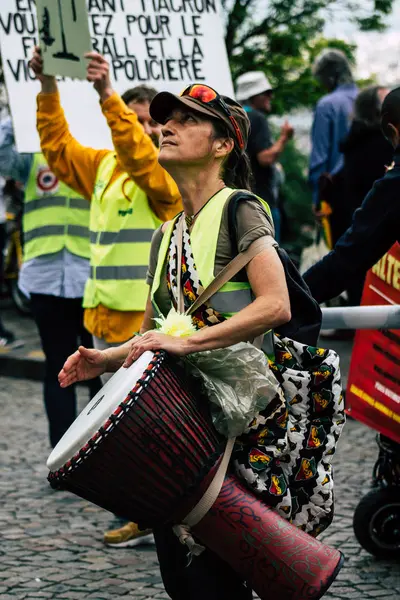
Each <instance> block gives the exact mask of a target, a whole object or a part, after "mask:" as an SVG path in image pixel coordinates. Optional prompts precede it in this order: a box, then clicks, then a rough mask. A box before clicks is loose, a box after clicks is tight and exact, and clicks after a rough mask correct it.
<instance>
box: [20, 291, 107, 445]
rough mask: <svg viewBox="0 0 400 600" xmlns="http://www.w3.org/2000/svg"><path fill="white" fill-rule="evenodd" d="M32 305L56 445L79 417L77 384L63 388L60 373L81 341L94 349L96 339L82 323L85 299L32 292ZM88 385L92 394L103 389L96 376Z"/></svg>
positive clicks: (49, 418) (47, 409)
mask: <svg viewBox="0 0 400 600" xmlns="http://www.w3.org/2000/svg"><path fill="white" fill-rule="evenodd" d="M31 307H32V313H33V317H34V319H35V322H36V325H37V327H38V329H39V334H40V339H41V342H42V348H43V352H44V354H45V357H46V364H45V377H44V404H45V408H46V413H47V418H48V420H49V436H50V443H51V446H52V447H54V446H55V445H56V444H57V442H58V441H59V440H60V438H61V437H62V436H63V435H64V433H65V432H66V430H67V429H68V427H69V426H70V425H71V423H72V422H73V421H74V420H75V419H76V416H77V415H76V394H75V386H73V385H72V386H69V387H67V388H61V387H60V384H59V383H58V373H59V372H60V370H61V368H62V366H63V364H64V362H65V360H66V359H67V357H68V356H69V355H70V354H72V353H73V352H75V350H77V348H78V346H79V345H80V344H82V345H83V346H88V347H89V348H92V347H93V342H92V336H91V335H90V333H89V332H88V331H86V329H85V328H84V326H83V308H82V298H59V297H57V296H48V295H45V294H32V295H31ZM88 385H89V394H90V397H92V396H94V395H95V394H96V393H97V392H98V390H99V389H100V387H101V382H100V380H99V379H93V380H91V381H89V382H88Z"/></svg>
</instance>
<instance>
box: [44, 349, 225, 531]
mask: <svg viewBox="0 0 400 600" xmlns="http://www.w3.org/2000/svg"><path fill="white" fill-rule="evenodd" d="M142 358H144V360H141V365H142V366H140V365H137V363H135V365H132V367H133V369H132V367H131V368H130V369H123V370H122V371H121V370H120V371H119V372H118V373H116V375H120V374H121V376H122V377H124V378H125V379H127V380H128V385H129V382H130V386H131V391H129V393H128V394H127V395H126V397H122V398H121V397H120V398H118V397H117V398H115V399H114V396H116V395H117V394H118V386H116V385H115V384H114V383H113V380H114V378H115V377H116V375H114V376H113V377H112V378H111V379H110V380H109V381H108V382H107V383H106V385H105V386H104V387H103V388H102V389H101V390H100V392H99V393H98V394H97V395H96V396H95V397H94V398H93V399H92V400H91V402H90V403H89V404H88V406H87V407H86V408H85V410H84V411H83V412H82V413H81V415H80V416H79V417H78V419H77V420H76V421H75V423H74V424H73V425H72V426H71V428H70V429H72V428H73V427H75V429H80V428H79V427H78V425H79V421H80V420H81V422H82V425H81V427H82V428H83V429H86V430H87V433H86V437H83V438H82V439H84V440H85V443H84V445H83V447H81V449H80V450H79V451H78V452H76V453H74V452H72V453H71V451H70V450H69V449H68V447H67V446H68V445H69V444H68V440H65V439H64V438H66V437H68V434H69V433H70V430H68V432H67V433H66V434H65V436H64V437H63V438H62V439H61V440H60V442H59V444H57V446H56V448H55V449H54V450H53V452H52V454H51V455H50V457H49V459H48V461H47V466H48V467H49V468H50V469H52V470H51V472H50V474H49V476H48V479H49V481H50V484H51V485H52V486H53V487H57V488H63V489H66V490H68V491H70V492H73V493H74V494H77V495H78V496H81V497H82V498H85V499H86V500H89V501H90V502H93V503H94V504H97V505H98V506H101V507H102V508H105V509H106V510H109V511H111V512H113V513H114V514H117V515H118V516H120V517H123V518H126V519H128V520H132V521H135V522H136V523H139V524H140V526H141V527H142V528H147V527H155V526H157V525H161V524H163V523H165V522H166V521H168V520H169V519H170V518H171V515H172V513H173V512H174V511H175V510H176V507H177V505H178V504H179V502H180V501H181V500H183V499H184V498H185V497H187V495H188V494H189V493H191V492H192V491H193V490H194V489H195V488H196V487H197V486H198V484H199V483H200V482H201V481H202V480H203V478H204V475H205V474H206V473H207V472H208V471H209V470H210V468H212V466H213V465H214V464H215V462H216V461H217V460H218V458H219V457H220V455H221V451H222V449H223V443H222V442H221V437H220V436H219V435H218V434H217V432H216V431H215V429H214V428H213V426H212V423H211V421H210V419H209V416H208V409H207V401H206V399H205V398H200V397H197V399H196V398H195V397H194V396H193V394H192V393H191V392H190V391H189V385H188V383H187V382H186V381H185V377H184V374H183V373H182V371H181V369H179V368H178V366H177V364H176V361H173V359H171V358H170V357H168V356H167V355H166V354H165V353H163V352H162V353H157V354H155V355H154V354H153V353H151V352H146V353H145V355H143V357H141V359H142ZM138 368H139V369H141V375H140V377H139V378H137V373H136V372H137V369H138ZM130 371H131V372H130ZM132 379H133V381H132ZM108 402H110V403H111V404H112V403H114V405H115V406H114V407H113V408H112V410H110V411H109V413H108V415H110V416H109V417H108V418H107V419H104V420H103V421H102V424H101V426H98V423H97V422H96V421H97V420H98V419H97V417H96V413H97V414H98V415H99V418H100V423H101V418H102V415H101V414H100V411H101V409H102V403H108ZM105 409H106V408H105ZM105 414H107V413H105ZM91 417H92V418H91ZM88 422H89V423H88ZM92 424H93V426H92ZM79 434H80V431H79V432H78V435H79ZM83 435H84V434H83ZM70 437H71V438H73V437H74V436H72V435H71V436H70ZM64 448H65V450H64ZM68 453H69V456H70V457H71V458H70V459H69V460H68V461H64V458H65V457H66V456H68ZM64 463H65V464H64ZM53 465H55V466H56V467H57V468H56V469H55V470H53V469H54V466H53ZM61 465H62V466H61Z"/></svg>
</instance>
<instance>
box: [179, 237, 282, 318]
mask: <svg viewBox="0 0 400 600" xmlns="http://www.w3.org/2000/svg"><path fill="white" fill-rule="evenodd" d="M274 245H276V241H275V240H274V238H273V237H271V236H268V237H263V238H259V239H258V240H255V241H254V242H253V243H252V244H251V245H250V246H249V247H248V249H247V250H246V252H240V253H239V254H238V255H237V256H235V258H234V259H232V260H231V262H230V263H228V264H227V265H226V266H225V267H224V268H223V269H222V271H220V272H219V273H218V275H217V276H216V277H215V278H214V279H213V281H212V282H211V283H210V285H208V286H207V287H206V289H205V290H203V292H202V293H201V294H200V296H199V297H198V298H197V300H196V301H195V302H193V304H192V306H191V307H190V308H189V309H188V311H187V313H186V314H188V315H191V314H192V313H193V312H194V311H196V310H197V309H198V308H199V307H200V306H201V305H202V304H204V303H205V302H207V300H209V299H210V298H211V296H213V295H214V294H216V293H217V292H218V290H220V289H221V288H222V286H224V285H225V283H228V281H230V280H231V279H232V277H234V276H235V275H236V274H237V273H239V271H241V270H242V269H243V268H244V267H245V266H246V265H247V264H248V263H249V262H250V261H251V260H252V259H253V258H254V257H255V256H257V255H258V254H260V253H261V252H263V251H264V250H267V249H268V248H271V247H272V246H274Z"/></svg>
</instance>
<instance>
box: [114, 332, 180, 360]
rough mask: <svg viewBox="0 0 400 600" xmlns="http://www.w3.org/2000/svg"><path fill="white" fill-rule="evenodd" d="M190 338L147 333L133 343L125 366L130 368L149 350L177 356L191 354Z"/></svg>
mask: <svg viewBox="0 0 400 600" xmlns="http://www.w3.org/2000/svg"><path fill="white" fill-rule="evenodd" d="M188 339H189V338H187V337H186V338H182V337H174V336H172V335H165V334H164V333H158V332H157V331H153V330H152V331H147V332H146V333H145V334H144V335H142V336H138V337H136V338H135V339H134V340H133V341H132V345H131V348H130V350H129V354H128V356H127V358H126V360H125V362H124V364H123V366H124V367H130V366H131V364H132V363H134V362H135V360H137V359H138V358H139V356H141V355H142V354H143V352H146V351H147V350H153V351H154V350H166V351H167V352H170V353H171V354H175V355H176V356H185V355H186V354H189V344H188Z"/></svg>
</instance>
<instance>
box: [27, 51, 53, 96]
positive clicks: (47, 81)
mask: <svg viewBox="0 0 400 600" xmlns="http://www.w3.org/2000/svg"><path fill="white" fill-rule="evenodd" d="M29 66H30V68H31V69H32V71H33V72H34V73H35V76H36V79H38V80H39V81H40V83H41V84H42V92H44V93H46V94H47V93H53V92H56V91H57V82H56V78H55V77H54V76H53V75H45V73H43V57H42V51H41V50H40V48H39V46H35V48H34V51H33V55H32V58H31V60H30V61H29Z"/></svg>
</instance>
